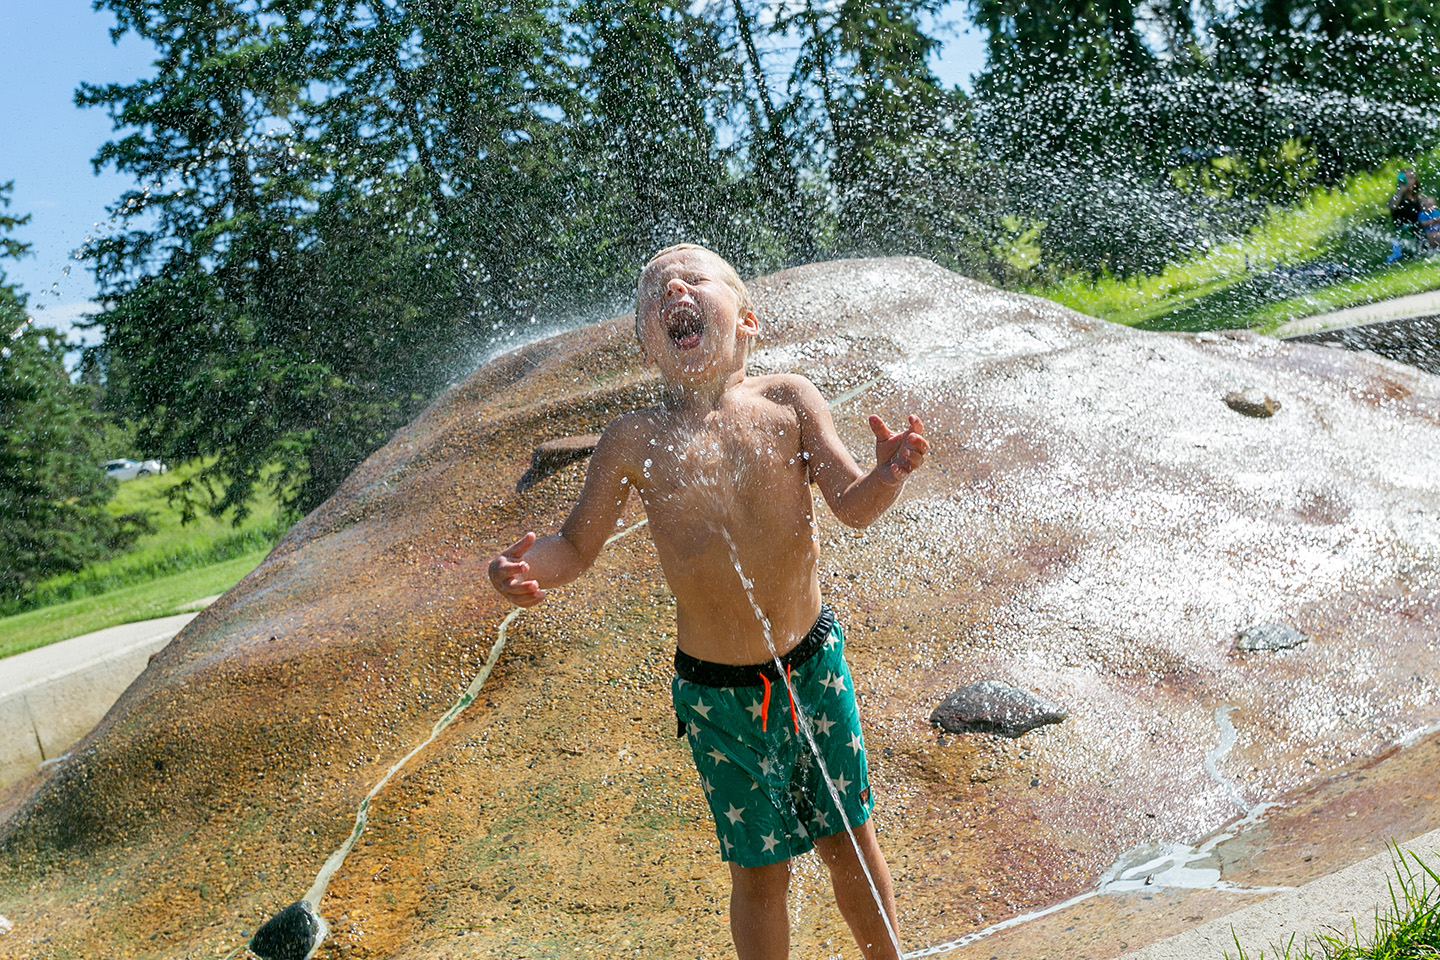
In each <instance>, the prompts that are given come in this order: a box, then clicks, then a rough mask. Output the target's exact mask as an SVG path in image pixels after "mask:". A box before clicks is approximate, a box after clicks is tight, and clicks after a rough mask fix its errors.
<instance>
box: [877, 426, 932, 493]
mask: <svg viewBox="0 0 1440 960" xmlns="http://www.w3.org/2000/svg"><path fill="white" fill-rule="evenodd" d="M870 429H871V430H873V431H874V432H875V469H876V470H885V472H884V473H883V474H882V478H883V479H886V480H888V481H889V482H890V483H901V482H903V481H904V479H905V478H906V477H908V476H910V474H911V473H912V472H913V471H915V470H917V469H919V467H920V465H921V464H922V463H924V462H925V454H926V453H927V452H929V450H930V441H929V440H926V439H925V437H924V436H922V434H923V433H924V431H925V424H924V423H923V422H921V420H920V418H919V417H917V416H915V414H913V413H912V414H910V427H909V429H907V430H905V431H904V432H903V433H894V432H892V431H891V430H890V428H889V427H887V426H886V425H885V421H884V420H882V419H880V417H878V416H876V415H875V414H871V415H870ZM886 468H888V469H886Z"/></svg>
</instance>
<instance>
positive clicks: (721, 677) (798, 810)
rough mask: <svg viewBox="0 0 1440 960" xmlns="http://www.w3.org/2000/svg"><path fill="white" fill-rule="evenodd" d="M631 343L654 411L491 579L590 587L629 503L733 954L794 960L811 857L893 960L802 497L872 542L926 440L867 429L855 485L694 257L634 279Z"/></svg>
mask: <svg viewBox="0 0 1440 960" xmlns="http://www.w3.org/2000/svg"><path fill="white" fill-rule="evenodd" d="M635 333H636V336H637V337H638V338H639V340H640V347H641V351H642V355H643V356H644V358H645V360H646V361H647V362H649V363H651V364H654V365H655V366H656V367H657V368H658V369H659V372H660V376H661V378H662V380H663V382H664V386H665V399H664V400H663V401H662V402H661V403H660V404H659V405H658V406H655V407H652V408H650V409H647V410H637V411H634V412H632V413H627V414H624V415H622V416H620V417H617V418H616V419H615V420H614V421H612V422H611V423H610V425H609V426H608V427H606V429H605V433H604V435H603V436H602V437H601V438H600V442H599V444H598V445H597V446H596V448H595V452H594V454H593V455H592V456H591V458H590V466H589V470H588V472H587V473H586V476H585V485H584V488H583V489H582V491H581V493H580V499H579V502H577V503H576V504H575V507H574V509H573V510H571V512H570V516H569V517H568V518H567V519H566V521H565V523H564V525H563V526H562V527H561V528H560V532H559V534H558V535H555V536H548V537H541V538H538V539H537V538H536V536H535V534H533V533H527V534H526V535H525V536H524V537H522V538H521V539H519V540H517V541H516V542H515V543H513V544H511V545H510V546H509V547H507V548H506V549H505V550H504V551H503V552H502V553H501V554H500V555H499V556H497V557H496V558H495V559H494V560H492V561H491V563H490V580H491V582H492V583H493V584H494V585H495V589H496V590H498V591H499V592H500V594H501V595H502V596H504V597H505V598H506V599H507V600H509V601H510V602H511V603H514V604H517V605H520V606H532V605H534V604H536V603H539V602H540V601H542V600H543V599H545V596H546V592H547V591H548V590H549V589H550V588H551V587H556V586H559V585H561V584H564V583H568V582H570V581H571V580H574V579H575V578H576V577H578V576H580V575H581V574H582V573H584V572H585V571H586V570H587V569H589V567H590V565H591V564H593V563H594V562H595V558H596V556H597V555H598V554H599V552H600V550H601V548H602V547H603V546H604V544H605V540H606V538H607V537H608V536H610V534H612V533H613V532H614V530H615V526H616V521H617V520H618V519H619V517H620V515H621V510H622V508H623V507H624V505H625V501H626V499H627V498H628V497H629V495H630V491H631V490H632V489H634V490H636V491H638V492H639V494H640V498H641V500H642V501H643V502H644V504H645V514H646V516H647V517H648V518H649V522H650V534H651V537H652V538H653V539H654V543H655V549H656V552H657V553H658V554H659V557H660V565H661V567H662V568H663V569H664V572H665V579H666V581H667V582H668V583H669V585H670V588H671V590H672V591H673V592H674V594H675V620H676V634H677V637H678V643H679V650H678V651H677V652H676V654H675V668H676V673H677V676H676V678H675V681H674V683H673V685H672V696H673V698H674V703H675V711H676V716H677V717H678V718H679V720H680V722H681V724H683V726H684V728H685V729H686V730H688V732H689V739H690V747H691V751H692V753H693V754H694V757H695V763H696V766H697V767H698V768H699V772H700V775H701V784H702V787H703V789H704V791H705V795H706V799H707V801H708V802H709V804H710V810H711V813H712V814H713V815H714V817H715V826H716V833H717V835H718V836H719V840H720V849H721V856H722V858H723V859H725V860H726V861H728V862H729V865H730V876H731V883H732V890H731V897H730V927H731V933H732V936H733V937H734V941H735V949H736V952H737V953H738V954H739V956H740V958H741V960H760V958H772V957H773V958H783V957H785V956H787V955H788V952H789V937H790V929H789V914H788V912H787V909H786V899H785V898H786V892H787V889H788V886H789V882H790V863H789V861H790V858H791V857H794V856H797V855H799V854H801V853H804V852H805V851H807V850H809V849H812V847H813V848H814V849H816V850H818V851H819V853H820V856H821V857H822V858H823V859H824V861H825V863H826V865H827V866H828V867H829V869H830V873H831V878H832V880H833V883H834V888H835V896H836V901H837V903H838V905H839V907H840V912H841V914H842V915H843V916H844V918H845V920H846V922H847V923H848V924H849V925H850V929H851V931H852V932H853V933H854V934H855V938H856V941H857V942H858V943H859V945H860V947H861V950H862V952H863V953H864V955H865V957H866V958H867V960H878V958H893V960H898V953H899V949H898V946H899V945H898V937H897V936H896V934H895V933H894V931H895V929H896V928H895V902H894V894H893V892H892V888H891V884H890V875H889V871H888V870H887V868H886V866H885V859H884V857H883V856H882V855H881V853H880V848H879V846H878V845H877V844H876V840H875V830H874V826H873V825H872V824H871V823H870V822H869V816H870V809H871V800H870V789H869V786H868V780H867V777H866V761H865V754H864V747H863V742H862V740H861V735H860V727H859V717H858V714H857V712H856V707H855V695H854V685H853V683H851V680H850V674H849V671H848V669H847V668H846V666H845V661H844V657H843V640H844V637H843V634H842V633H841V631H840V628H839V626H838V625H837V624H836V623H835V620H834V617H833V615H832V614H831V612H830V610H829V609H828V608H826V607H824V605H823V604H822V603H821V599H820V582H819V577H818V574H817V563H818V560H819V556H820V545H819V543H818V542H817V540H816V538H815V523H814V517H813V503H812V501H811V496H810V484H811V483H814V484H816V485H818V486H819V488H820V492H821V493H822V494H823V495H824V497H825V500H826V502H827V503H828V504H829V505H830V508H831V510H832V511H834V513H835V515H836V516H837V517H838V518H839V519H840V520H841V521H842V522H843V523H845V524H847V525H849V526H852V527H864V526H867V525H869V524H870V523H872V522H873V521H874V520H875V519H876V518H878V517H879V516H880V515H881V514H882V513H884V512H885V510H886V509H888V508H889V507H890V505H891V504H892V503H894V502H895V499H896V498H897V497H898V496H899V494H900V489H901V487H902V486H903V484H904V482H905V478H906V477H907V476H908V475H909V474H910V473H911V472H912V471H913V470H915V469H916V468H917V467H919V466H920V464H921V462H922V461H923V460H924V457H925V453H926V451H927V450H928V449H929V443H928V442H927V441H926V439H925V437H924V436H922V429H923V427H922V425H921V422H920V420H919V418H918V417H915V416H911V417H910V423H909V428H908V429H906V430H905V431H903V432H900V433H895V432H892V431H891V430H890V429H889V428H888V427H886V425H885V423H884V421H883V420H881V419H880V418H879V417H877V416H872V417H870V427H871V429H872V430H873V431H874V433H875V451H876V461H877V462H876V466H875V467H874V468H872V469H871V470H869V471H868V472H865V473H862V472H861V470H860V468H859V467H858V466H856V464H855V461H854V460H853V459H852V458H851V456H850V453H849V451H847V450H846V449H845V445H844V444H843V443H842V442H841V440H840V437H839V436H838V434H837V433H836V432H835V425H834V423H833V422H832V420H831V418H830V412H829V409H828V408H827V407H826V404H825V400H824V398H823V397H821V395H820V392H819V391H818V390H817V389H816V388H815V386H814V384H812V383H810V381H808V380H806V379H805V378H804V377H801V376H796V375H789V374H786V375H776V376H766V377H750V376H747V375H746V373H745V360H746V356H747V355H748V352H749V342H750V340H751V339H752V338H754V337H755V336H756V335H757V334H758V333H759V321H758V320H757V319H756V317H755V312H754V310H753V308H752V305H751V302H750V296H749V292H748V291H747V290H746V289H745V285H744V283H743V282H741V280H740V277H739V276H738V275H737V274H736V273H735V271H734V269H733V268H732V267H731V266H730V265H729V264H728V263H726V262H725V261H724V260H722V259H721V258H720V257H719V256H717V255H716V254H714V253H712V252H711V251H709V250H706V249H704V248H703V247H697V246H695V245H693V244H679V245H677V246H673V247H669V248H667V249H665V250H662V251H661V252H660V253H658V254H656V256H655V257H654V258H653V259H651V261H650V262H649V263H648V264H646V266H645V269H644V270H643V271H642V272H641V274H640V282H639V289H638V294H637V303H636V312H635ZM777 662H778V664H779V665H778V666H777ZM782 669H783V673H782ZM812 737H813V740H814V742H815V745H816V746H817V747H818V749H819V754H820V759H817V758H816V757H815V755H814V752H813V751H812V748H811V744H810V738H812ZM821 760H823V770H824V773H825V774H828V778H827V777H826V776H825V775H822V773H821V769H822V763H821ZM827 779H828V781H829V782H828V783H827V782H826V781H827ZM836 796H838V797H839V806H838V807H837V805H836V802H835V797H836ZM846 822H848V823H849V824H850V826H851V827H852V828H853V829H854V834H855V837H854V840H853V841H852V839H851V837H850V835H849V834H848V833H847V832H846V831H845V829H844V828H845V823H846ZM812 837H813V839H812ZM857 847H858V852H857ZM862 858H863V859H862ZM872 880H873V889H872ZM882 905H883V908H884V915H882V914H881V909H880V908H881V906H882Z"/></svg>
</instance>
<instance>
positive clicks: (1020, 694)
mask: <svg viewBox="0 0 1440 960" xmlns="http://www.w3.org/2000/svg"><path fill="white" fill-rule="evenodd" d="M1067 716H1069V714H1068V713H1066V712H1065V710H1064V708H1062V707H1061V706H1059V705H1058V704H1055V703H1052V702H1051V701H1049V700H1047V699H1045V698H1044V697H1042V696H1040V695H1039V694H1038V693H1034V692H1032V691H1030V690H1024V689H1021V688H1020V687H1012V686H1010V685H1009V684H1007V683H1001V682H1000V681H999V680H977V681H976V682H975V683H971V684H967V685H966V686H963V687H961V688H960V689H959V690H956V691H955V692H954V693H952V694H950V696H948V697H946V698H945V699H944V700H943V701H941V703H940V705H939V706H938V707H936V708H935V712H934V713H932V714H930V722H931V723H933V724H935V725H936V726H938V727H940V728H942V729H944V730H948V731H949V732H950V733H997V734H999V735H1000V736H1002V737H1010V738H1012V739H1013V738H1015V737H1019V736H1022V735H1024V734H1026V733H1029V732H1030V731H1031V730H1034V729H1035V728H1036V727H1041V726H1045V725H1046V724H1051V723H1060V722H1061V721H1062V720H1064V719H1065V718H1066V717H1067Z"/></svg>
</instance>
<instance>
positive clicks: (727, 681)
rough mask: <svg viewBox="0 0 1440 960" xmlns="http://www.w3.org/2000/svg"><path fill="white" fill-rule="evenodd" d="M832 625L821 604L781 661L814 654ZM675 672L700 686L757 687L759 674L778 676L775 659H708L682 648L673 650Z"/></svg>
mask: <svg viewBox="0 0 1440 960" xmlns="http://www.w3.org/2000/svg"><path fill="white" fill-rule="evenodd" d="M834 625H835V614H834V612H833V611H831V609H830V608H829V607H827V606H825V605H823V604H822V605H821V607H820V616H818V617H816V618H815V625H814V626H813V627H811V628H810V632H809V633H807V634H805V639H804V640H801V641H800V642H799V643H797V644H795V646H793V647H791V648H790V650H788V651H787V652H786V653H785V654H784V655H783V656H781V657H780V662H781V663H782V664H784V665H785V666H787V667H798V666H800V664H802V663H804V662H805V661H806V660H809V659H810V658H811V657H813V656H815V654H816V653H817V652H818V651H819V650H820V648H821V647H823V646H825V640H826V639H827V638H828V637H829V636H830V629H831V628H832V627H833V626H834ZM675 672H676V673H677V674H679V675H680V679H682V680H688V681H690V682H691V683H698V684H700V685H701V686H702V687H759V686H763V685H764V683H763V681H762V680H761V679H760V675H761V674H764V675H765V676H766V677H768V678H769V679H770V681H771V682H772V683H773V682H775V681H777V680H779V679H780V671H779V670H778V669H776V667H775V661H774V660H766V661H765V662H764V663H711V662H710V661H709V660H701V659H699V658H697V657H692V656H690V654H688V653H685V652H684V651H682V650H676V651H675Z"/></svg>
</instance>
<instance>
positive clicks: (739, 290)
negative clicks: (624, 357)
mask: <svg viewBox="0 0 1440 960" xmlns="http://www.w3.org/2000/svg"><path fill="white" fill-rule="evenodd" d="M682 250H699V251H700V252H702V253H708V254H710V256H712V257H714V258H715V260H716V262H717V263H719V264H720V281H721V282H722V283H724V284H725V285H726V286H727V287H729V288H730V289H731V290H734V291H735V308H736V309H737V310H738V311H739V312H740V316H742V317H743V316H745V314H747V313H754V312H755V301H754V300H753V299H752V298H751V296H750V290H749V288H747V287H746V286H745V281H744V280H741V279H740V274H738V273H736V272H735V268H734V267H732V266H730V261H728V260H726V259H725V258H724V257H722V256H720V254H718V253H716V252H715V251H714V250H711V249H710V248H709V247H702V246H700V244H698V243H673V244H671V245H670V246H668V247H666V248H665V249H664V250H661V251H660V252H659V253H657V254H655V255H654V256H653V257H651V258H650V259H649V260H646V261H645V266H643V267H641V268H640V276H639V278H638V279H636V281H635V336H637V337H638V336H640V282H641V281H642V280H644V279H645V271H646V270H649V269H650V267H651V265H652V264H653V263H655V261H656V260H659V259H660V258H661V257H667V256H669V255H670V254H672V253H679V252H680V251H682Z"/></svg>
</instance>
